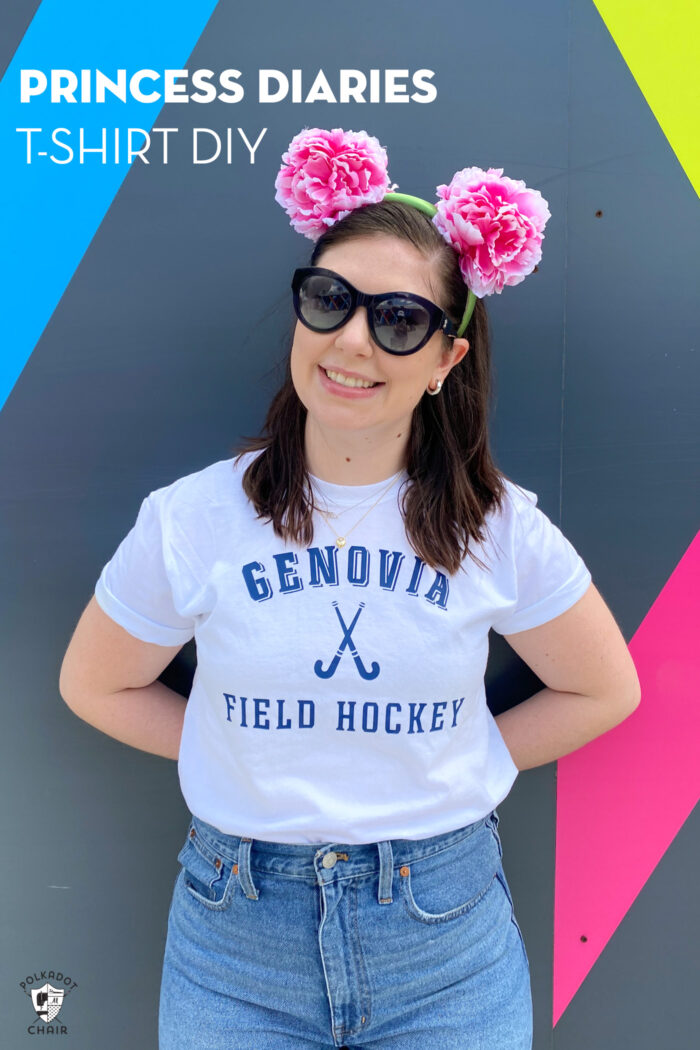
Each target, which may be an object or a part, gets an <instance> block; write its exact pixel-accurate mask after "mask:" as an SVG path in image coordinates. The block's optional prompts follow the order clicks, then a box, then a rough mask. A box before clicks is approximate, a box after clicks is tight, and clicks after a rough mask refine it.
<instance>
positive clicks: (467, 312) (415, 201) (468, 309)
mask: <svg viewBox="0 0 700 1050" xmlns="http://www.w3.org/2000/svg"><path fill="white" fill-rule="evenodd" d="M383 200H385V201H400V202H401V203H402V204H410V205H411V207H413V208H417V209H418V211H422V212H423V214H424V215H427V216H428V217H429V218H431V219H432V217H433V215H437V208H436V207H435V205H434V204H431V203H430V202H429V201H424V200H423V199H422V198H421V197H412V196H411V194H410V193H385V194H384V197H383ZM475 305H476V296H475V295H474V292H473V291H472V290H471V288H470V289H469V295H468V296H467V305H466V306H465V308H464V316H463V317H462V320H461V323H460V325H459V328H458V329H457V335H458V336H462V335H464V333H465V332H466V330H467V325H468V324H469V320H470V318H471V316H472V313H473V312H474V307H475Z"/></svg>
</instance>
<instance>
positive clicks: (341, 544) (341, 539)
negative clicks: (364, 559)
mask: <svg viewBox="0 0 700 1050" xmlns="http://www.w3.org/2000/svg"><path fill="white" fill-rule="evenodd" d="M402 471H403V467H402V468H401V470H399V471H397V472H396V474H394V476H393V478H391V479H390V481H389V484H388V485H387V486H386V487H385V488H383V489H382V491H381V492H380V493H379V495H378V496H377V498H376V500H375V501H374V503H373V504H372V506H371V507H370V508H369V510H366V511H365V513H364V514H363V515H362V517H361V518H360V519H359V520H358V521H356V522H355V524H354V525H353V526H352V528H349V529H348V531H347V532H346V533H345V535H344V536H339V535H338V534H337V532H336V531H335V529H334V528H332V527H331V524H330V522H329V520H328V518H329V516H331V512H330V511H328V512H327V513H326V512H325V511H323V510H321V508H320V507H316V509H317V511H318V512H319V514H321V515H322V517H323V518H324V519H325V522H326V525H327V526H328V528H329V529H330V530H331V532H332V533H333V535H334V536H335V543H336V546H337V547H344V546H345V543H346V540H347V537H348V536H349V535H350V533H351V532H352V530H353V529H356V528H357V526H358V525H359V524H360V522H361V521H364V519H365V518H366V517H367V515H368V514H369V512H370V511H372V510H374V508H375V507H376V506H377V504H378V503H379V501H380V499H381V498H382V496H383V495H384V494H385V493H387V492H388V491H389V489H390V488H391V486H392V485H393V484H394V482H395V481H396V479H397V478H398V476H399V474H401V472H402ZM365 499H369V497H368V496H365ZM364 502H365V500H360V502H359V503H356V504H355V507H346V508H345V509H346V510H354V509H356V508H357V507H359V506H361V505H362V504H363V503H364ZM332 516H333V517H337V515H335V514H334V515H332Z"/></svg>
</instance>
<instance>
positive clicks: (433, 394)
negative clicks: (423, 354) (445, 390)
mask: <svg viewBox="0 0 700 1050" xmlns="http://www.w3.org/2000/svg"><path fill="white" fill-rule="evenodd" d="M435 382H436V383H437V386H436V387H435V389H434V390H431V389H430V387H429V386H428V387H426V391H427V393H429V394H430V395H431V397H435V395H436V394H439V393H440V390H441V388H442V379H436V380H435Z"/></svg>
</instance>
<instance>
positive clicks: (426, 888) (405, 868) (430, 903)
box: [399, 823, 500, 923]
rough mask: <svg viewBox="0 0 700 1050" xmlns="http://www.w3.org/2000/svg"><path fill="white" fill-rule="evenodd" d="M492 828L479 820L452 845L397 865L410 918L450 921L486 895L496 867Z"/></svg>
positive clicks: (428, 921) (495, 848)
mask: <svg viewBox="0 0 700 1050" xmlns="http://www.w3.org/2000/svg"><path fill="white" fill-rule="evenodd" d="M499 864H500V857H499V853H498V847H497V844H496V840H495V839H494V836H493V835H492V834H491V829H490V827H489V826H488V824H486V823H482V824H480V825H479V826H478V827H477V828H476V829H475V830H474V831H473V832H471V833H470V834H469V835H466V836H465V837H464V838H463V839H460V841H459V842H457V843H455V844H454V845H453V846H448V847H447V848H446V849H444V850H442V851H440V852H439V853H433V854H432V855H431V856H429V857H425V858H423V859H422V860H418V861H413V862H412V863H411V864H406V865H402V866H401V867H400V868H399V879H400V887H401V895H402V898H403V902H404V905H405V907H406V910H407V911H408V914H409V915H410V916H411V918H412V919H416V920H417V921H418V922H424V923H437V922H449V921H450V920H451V919H456V918H458V917H459V916H460V915H464V914H465V913H466V912H469V911H471V910H472V909H473V908H474V907H475V906H476V905H477V904H478V903H479V901H481V900H482V898H483V897H485V896H486V894H487V893H488V891H489V890H490V888H491V886H492V885H493V883H494V879H495V878H496V874H497V872H498V869H499Z"/></svg>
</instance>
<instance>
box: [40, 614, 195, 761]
mask: <svg viewBox="0 0 700 1050" xmlns="http://www.w3.org/2000/svg"><path fill="white" fill-rule="evenodd" d="M180 649H182V645H154V644H153V643H152V642H142V641H141V640H140V639H138V638H135V637H134V636H133V635H132V634H129V632H128V631H125V630H124V628H123V627H121V626H120V625H119V624H118V623H115V622H114V620H112V619H111V617H109V616H107V614H106V613H105V612H104V611H103V610H102V608H101V607H100V605H99V604H98V603H97V600H96V599H95V596H94V595H93V597H92V598H91V599H90V601H89V602H88V604H87V606H86V608H85V611H84V612H83V614H82V616H81V617H80V620H79V621H78V625H77V627H76V628H75V631H74V633H73V637H72V638H71V640H70V644H69V646H68V649H67V650H66V653H65V656H64V657H63V663H62V665H61V673H60V677H59V683H58V688H59V691H60V694H61V696H62V697H63V699H64V700H65V702H66V703H67V704H68V706H69V707H70V709H71V711H73V712H74V713H75V714H76V715H77V716H78V718H82V719H83V720H84V721H85V722H89V723H90V725H92V726H94V727H95V728H96V729H99V730H101V731H102V732H103V733H106V734H107V735H108V736H113V737H115V738H116V739H117V740H121V741H122V743H124V744H128V745H129V746H130V747H136V748H138V749H139V750H141V751H148V752H150V753H151V754H153V755H161V756H162V757H163V758H173V759H177V758H178V755H179V751H180V737H181V736H182V723H183V720H184V717H185V707H186V706H187V701H186V699H185V698H184V697H182V696H180V694H179V693H176V692H175V691H174V690H172V689H169V688H168V686H166V685H164V684H163V682H159V681H157V679H158V675H159V674H161V673H162V671H164V670H165V668H166V667H167V666H168V664H169V663H170V662H171V661H172V660H173V659H174V658H175V656H176V655H177V653H178V652H179V651H180Z"/></svg>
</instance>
